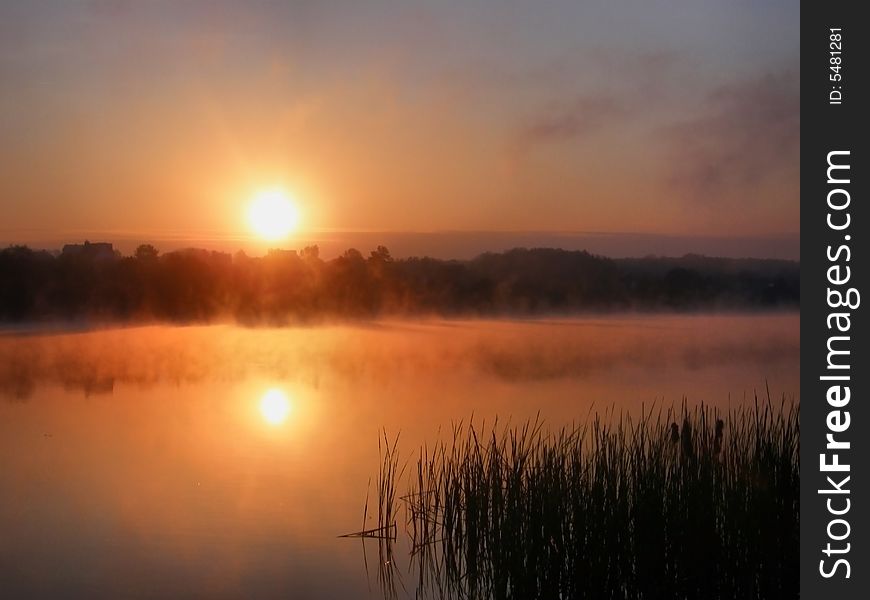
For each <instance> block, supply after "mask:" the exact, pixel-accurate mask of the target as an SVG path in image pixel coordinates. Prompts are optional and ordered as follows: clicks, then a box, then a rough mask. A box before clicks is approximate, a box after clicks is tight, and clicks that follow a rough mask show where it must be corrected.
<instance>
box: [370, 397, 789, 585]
mask: <svg viewBox="0 0 870 600" xmlns="http://www.w3.org/2000/svg"><path fill="white" fill-rule="evenodd" d="M390 450H391V452H390V453H389V455H390V457H391V458H390V460H392V461H395V460H396V458H395V453H396V450H395V444H394V445H393V446H392V447H391V448H390ZM416 463H417V464H416V469H413V468H412V469H411V472H410V473H409V477H408V480H407V481H408V483H407V486H408V489H407V493H405V494H404V495H402V496H401V497H399V502H400V503H401V504H404V506H405V510H406V516H407V519H406V524H407V527H406V531H407V532H408V535H409V538H410V541H411V548H412V550H411V562H412V567H413V571H414V572H415V573H416V578H417V595H418V596H419V597H442V598H443V597H449V598H472V599H476V598H495V599H503V598H505V599H506V598H519V599H534V598H548V599H549V598H705V599H707V598H741V599H742V598H782V597H797V595H798V535H799V534H798V531H799V487H800V485H799V484H800V479H799V467H800V463H799V405H798V404H796V403H791V402H787V401H786V400H785V399H783V400H782V402H781V403H780V404H779V405H778V406H773V405H772V404H771V402H770V399H769V397H768V399H767V400H766V401H764V402H759V401H758V399H757V398H756V401H755V403H754V404H752V405H750V406H748V407H746V406H742V407H739V408H735V409H732V410H729V411H726V412H724V413H721V412H720V411H719V410H717V409H715V408H710V407H707V406H703V405H701V406H697V407H694V408H692V409H689V407H687V406H686V404H685V403H683V405H682V406H681V407H680V408H679V409H674V408H671V409H667V410H664V409H663V408H662V407H658V408H654V409H651V410H649V411H647V410H646V409H643V411H642V414H641V416H640V418H635V419H632V418H630V417H628V416H626V415H616V414H613V413H612V412H607V413H605V414H603V415H594V416H590V417H587V419H586V420H585V421H584V422H583V423H582V424H581V425H575V426H571V427H565V428H562V429H558V430H555V431H551V430H549V429H547V428H545V427H544V425H543V423H542V422H541V421H540V419H535V420H533V421H529V422H526V423H523V424H520V425H510V424H506V425H504V426H502V425H500V424H499V423H498V422H496V423H494V424H492V425H491V426H489V427H487V426H486V425H485V424H484V425H482V426H475V425H474V424H473V423H469V424H467V425H465V424H459V425H457V426H455V427H454V428H453V435H452V439H450V440H448V441H442V442H439V443H437V444H436V445H435V446H434V447H432V448H428V447H423V448H421V449H420V452H419V455H418V457H417V461H416ZM396 464H397V463H396V462H392V463H391V462H389V461H387V462H385V464H384V465H382V469H381V479H382V480H383V479H389V478H391V477H397V476H399V472H398V471H397V469H396V468H395V466H394V465H396ZM391 465H392V466H391ZM382 486H384V487H383V489H382V490H381V492H380V497H381V498H382V499H386V500H387V501H388V502H387V504H386V505H382V506H381V510H382V511H383V512H384V514H387V515H394V514H395V508H394V507H393V506H392V502H393V501H394V500H395V495H394V490H395V484H394V483H389V482H384V483H383V484H382Z"/></svg>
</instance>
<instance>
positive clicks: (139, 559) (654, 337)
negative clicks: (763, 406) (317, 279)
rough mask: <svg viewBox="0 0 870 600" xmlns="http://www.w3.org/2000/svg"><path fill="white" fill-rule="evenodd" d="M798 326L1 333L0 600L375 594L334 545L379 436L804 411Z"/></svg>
mask: <svg viewBox="0 0 870 600" xmlns="http://www.w3.org/2000/svg"><path fill="white" fill-rule="evenodd" d="M799 323H800V319H799V315H798V314H797V313H782V314H765V315H733V314H729V315H693V316H675V315H660V316H648V315H647V316H606V317H589V318H576V319H574V318H572V319H552V320H528V321H520V320H503V321H441V320H431V321H395V322H376V323H368V324H357V325H332V326H317V327H294V328H291V327H288V328H280V329H267V328H242V327H237V326H234V325H211V326H187V327H172V326H147V327H132V328H119V329H101V330H86V331H74V332H70V331H67V332H49V331H44V330H39V329H34V330H31V331H29V332H28V331H22V330H18V331H15V332H9V333H7V334H5V335H0V532H2V535H0V590H2V591H3V594H4V597H6V595H8V597H52V598H56V597H64V598H98V597H105V598H145V597H185V598H196V597H202V598H237V597H251V598H356V597H368V596H371V597H378V595H379V591H378V587H377V583H376V581H375V577H374V573H371V574H370V575H367V572H366V568H365V565H364V561H363V551H362V542H361V541H360V540H353V539H343V538H338V537H337V536H338V535H340V534H344V533H349V532H354V531H358V530H360V529H361V528H363V526H364V524H363V507H364V503H365V499H366V493H367V489H368V487H369V481H370V479H371V481H372V484H371V485H374V480H375V478H376V476H377V471H378V464H379V455H378V439H379V435H382V432H383V431H386V433H387V434H388V435H389V436H390V437H393V436H395V435H396V434H399V433H400V436H401V437H400V440H399V451H400V454H401V455H402V456H403V457H405V458H411V459H412V460H413V459H414V458H415V456H416V453H417V451H418V449H419V447H420V445H421V444H423V443H432V442H433V441H434V440H436V439H437V438H438V436H439V435H441V436H442V437H443V436H444V435H449V432H450V430H451V426H452V424H453V423H456V422H458V421H460V420H465V421H468V419H469V418H471V417H472V415H473V419H474V422H475V423H478V422H481V423H482V422H484V421H487V422H491V421H492V420H493V419H494V418H496V417H499V419H502V420H507V419H509V418H510V419H511V420H512V421H514V422H519V421H523V420H525V419H529V418H535V416H536V415H540V418H541V419H543V420H544V421H545V422H546V423H548V424H549V425H551V426H553V427H558V426H561V425H563V424H567V423H571V422H578V421H583V420H584V419H585V418H586V416H587V415H588V414H589V413H590V411H593V412H595V411H600V412H604V411H606V410H607V411H609V410H612V411H615V412H616V413H619V412H626V413H630V414H638V413H639V412H640V410H641V406H642V405H643V406H645V407H646V410H649V407H650V406H651V405H653V404H654V403H655V406H664V407H669V406H672V405H676V406H679V404H680V402H681V401H682V400H683V398H685V399H686V401H687V402H688V403H689V404H690V405H694V404H697V403H700V402H704V403H706V404H709V405H713V406H716V407H719V408H722V409H727V408H728V407H736V406H740V405H741V404H743V403H748V402H754V397H755V393H756V392H757V393H758V394H759V395H760V396H761V397H763V399H764V400H765V401H766V399H767V391H766V390H767V388H769V390H770V395H771V397H772V398H773V400H774V401H775V402H777V403H778V402H779V399H780V398H781V397H782V396H783V395H784V396H785V397H786V398H788V399H794V400H796V401H799V400H800V385H799V350H800V325H799ZM439 432H440V433H439ZM403 460H404V459H403ZM372 493H375V491H374V490H372ZM369 525H371V523H369ZM400 528H401V522H400ZM370 550H374V552H371V551H369V552H368V555H367V559H368V563H369V567H371V565H372V561H373V560H376V558H377V551H376V546H374V547H372V548H371V549H370ZM399 559H401V556H400V557H399ZM408 589H409V590H412V591H413V585H409V586H408Z"/></svg>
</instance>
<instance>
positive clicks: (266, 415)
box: [260, 388, 290, 425]
mask: <svg viewBox="0 0 870 600" xmlns="http://www.w3.org/2000/svg"><path fill="white" fill-rule="evenodd" d="M260 414H261V415H262V417H263V419H264V420H265V421H266V422H267V423H269V424H270V425H280V424H281V423H283V422H284V421H286V420H287V417H288V415H289V414H290V400H288V399H287V394H285V393H284V392H283V391H281V390H279V389H278V388H271V389H269V390H268V391H266V393H265V394H263V397H262V398H261V399H260Z"/></svg>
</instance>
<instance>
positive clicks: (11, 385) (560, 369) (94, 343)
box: [0, 313, 800, 401]
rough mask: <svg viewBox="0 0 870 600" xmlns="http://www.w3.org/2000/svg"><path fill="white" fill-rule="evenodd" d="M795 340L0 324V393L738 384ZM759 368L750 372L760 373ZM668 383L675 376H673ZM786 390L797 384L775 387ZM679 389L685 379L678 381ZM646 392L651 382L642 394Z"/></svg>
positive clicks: (786, 334)
mask: <svg viewBox="0 0 870 600" xmlns="http://www.w3.org/2000/svg"><path fill="white" fill-rule="evenodd" d="M799 350H800V332H799V319H798V317H797V316H796V315H795V314H793V313H785V314H780V315H771V314H765V315H758V316H734V315H722V316H709V315H708V316H653V317H650V316H628V317H625V316H621V317H590V318H584V319H564V320H555V319H552V320H528V321H518V320H504V321H443V320H432V321H383V322H372V323H369V324H357V325H335V326H318V327H310V328H301V327H288V328H244V327H237V326H232V325H219V326H191V327H173V326H148V327H131V328H122V329H108V330H96V331H85V332H73V333H56V334H51V335H29V336H15V335H6V336H0V393H2V394H3V395H5V396H6V397H8V398H12V399H18V400H25V399H27V398H28V397H30V396H31V395H32V394H33V393H34V391H35V390H36V389H37V387H38V386H39V385H41V384H56V385H61V386H63V387H65V388H67V389H71V390H75V389H80V390H82V391H84V392H85V393H86V394H91V393H99V392H110V391H112V389H113V387H114V386H115V385H116V384H133V385H137V386H145V387H148V386H154V385H159V384H162V383H171V384H195V383H198V382H203V381H219V382H232V381H239V380H244V379H246V378H250V377H266V378H278V379H288V380H293V381H295V382H298V383H303V384H306V385H314V386H317V385H319V384H320V383H321V381H323V380H326V379H329V380H330V381H334V382H344V383H352V384H362V385H367V386H388V385H392V384H395V383H397V382H400V381H401V382H405V383H409V382H413V381H418V380H421V379H422V380H428V379H430V378H435V379H438V380H441V381H443V380H444V379H445V378H472V379H477V380H481V381H487V380H491V381H492V382H512V383H523V382H535V381H553V380H569V381H574V382H575V383H576V384H577V385H580V383H581V382H583V381H588V380H595V379H596V378H601V377H607V376H608V374H610V375H611V376H613V377H614V379H619V373H620V372H621V371H624V370H630V371H633V372H638V373H642V372H644V371H649V372H650V373H649V374H650V375H651V376H653V375H655V373H660V372H661V371H662V370H666V371H668V372H680V371H684V372H687V373H693V372H699V371H704V370H710V369H713V370H716V369H723V368H725V369H732V368H743V369H745V370H746V371H747V374H751V376H750V377H747V378H744V379H743V380H740V379H738V380H733V381H731V382H730V383H729V384H727V385H726V386H725V387H723V389H722V390H721V391H722V392H725V393H728V392H731V393H732V394H738V393H742V392H745V391H747V390H751V389H752V388H753V387H757V386H758V385H759V383H763V380H764V378H765V377H767V378H769V379H770V378H773V377H775V376H779V375H780V374H782V376H783V380H781V381H776V382H775V383H778V384H780V385H782V386H786V387H790V386H792V385H793V384H795V383H796V378H795V379H791V378H792V377H796V374H795V373H792V372H791V371H793V370H794V367H795V365H796V364H797V359H798V356H799ZM759 375H760V376H761V379H758V376H759ZM675 383H677V382H675ZM783 391H788V392H789V393H796V392H797V390H796V389H789V390H783ZM682 393H683V394H685V395H687V396H692V395H693V390H692V389H688V388H686V389H684V391H683V392H682ZM653 395H656V394H655V392H654V390H650V397H648V398H638V399H637V400H638V401H640V400H649V399H651V397H652V396H653Z"/></svg>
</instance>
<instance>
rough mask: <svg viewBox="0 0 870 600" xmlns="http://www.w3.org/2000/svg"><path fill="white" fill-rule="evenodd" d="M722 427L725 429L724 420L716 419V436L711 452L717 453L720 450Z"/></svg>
mask: <svg viewBox="0 0 870 600" xmlns="http://www.w3.org/2000/svg"><path fill="white" fill-rule="evenodd" d="M723 429H725V422H724V421H723V420H722V419H716V437H715V438H714V439H713V454H719V452H721V451H722V430H723Z"/></svg>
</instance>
